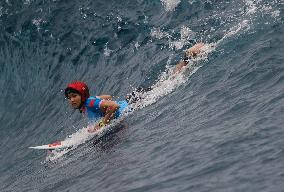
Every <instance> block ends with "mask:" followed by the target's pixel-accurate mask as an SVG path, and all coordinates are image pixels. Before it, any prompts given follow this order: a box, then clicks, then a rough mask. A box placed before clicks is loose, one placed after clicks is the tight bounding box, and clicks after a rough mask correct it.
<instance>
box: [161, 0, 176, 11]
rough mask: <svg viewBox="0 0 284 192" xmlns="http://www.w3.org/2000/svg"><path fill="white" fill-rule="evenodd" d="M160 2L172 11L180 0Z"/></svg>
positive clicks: (162, 0) (167, 9)
mask: <svg viewBox="0 0 284 192" xmlns="http://www.w3.org/2000/svg"><path fill="white" fill-rule="evenodd" d="M161 2H162V4H163V5H164V7H165V9H166V11H173V10H174V9H175V8H176V7H177V6H178V4H179V3H180V0H161Z"/></svg>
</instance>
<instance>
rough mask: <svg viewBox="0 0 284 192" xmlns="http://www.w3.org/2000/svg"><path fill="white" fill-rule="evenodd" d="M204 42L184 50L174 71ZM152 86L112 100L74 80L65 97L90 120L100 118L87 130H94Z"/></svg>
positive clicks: (191, 56) (195, 54) (183, 64)
mask: <svg viewBox="0 0 284 192" xmlns="http://www.w3.org/2000/svg"><path fill="white" fill-rule="evenodd" d="M203 46H204V43H197V44H195V45H194V46H192V47H191V48H189V49H187V50H186V51H185V56H184V58H183V60H181V61H180V62H179V63H178V64H177V65H176V67H175V70H174V73H179V72H181V70H182V68H183V67H184V66H186V65H188V63H189V61H190V60H191V59H192V58H194V57H196V56H197V55H198V54H199V53H200V52H201V49H202V47H203ZM151 90H152V88H151V87H149V88H143V87H138V88H136V89H135V90H134V91H133V92H132V93H130V94H128V95H127V96H126V100H122V101H113V100H111V99H112V96H110V95H100V96H94V97H93V96H90V93H89V88H88V86H87V85H86V84H85V83H84V82H81V81H75V82H72V83H70V84H68V85H67V88H66V89H65V97H66V98H67V99H68V101H69V103H70V105H71V106H72V107H73V108H74V109H78V110H79V111H80V112H81V113H82V112H83V113H86V114H87V116H88V118H89V119H90V120H97V119H101V120H100V121H99V123H97V124H96V125H95V126H94V127H92V128H89V129H88V131H89V132H95V131H96V130H98V129H99V128H101V127H103V126H105V125H107V124H109V123H110V121H111V120H112V119H114V118H118V117H119V116H120V115H121V114H122V112H123V111H125V110H127V109H128V106H129V104H132V103H136V102H137V101H139V100H141V98H142V96H143V93H145V92H147V91H151Z"/></svg>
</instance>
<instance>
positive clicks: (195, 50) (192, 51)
mask: <svg viewBox="0 0 284 192" xmlns="http://www.w3.org/2000/svg"><path fill="white" fill-rule="evenodd" d="M203 46H204V43H196V44H195V45H193V46H192V47H191V48H189V49H187V50H186V51H185V56H184V58H183V60H182V61H180V62H179V63H178V64H177V65H176V68H175V73H177V72H180V70H181V69H182V68H183V67H184V66H186V65H187V64H188V63H189V60H190V59H191V58H194V57H196V56H197V55H198V54H199V53H200V52H201V49H202V47H203Z"/></svg>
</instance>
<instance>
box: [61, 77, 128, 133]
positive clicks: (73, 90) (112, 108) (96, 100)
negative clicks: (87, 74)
mask: <svg viewBox="0 0 284 192" xmlns="http://www.w3.org/2000/svg"><path fill="white" fill-rule="evenodd" d="M65 96H66V98H67V99H68V101H69V103H70V105H71V106H72V107H73V108H74V109H78V110H79V111H80V112H81V113H82V112H83V113H86V114H87V116H88V118H89V120H97V119H101V120H100V121H99V123H97V124H96V125H95V126H94V127H93V128H89V129H88V132H94V131H96V130H98V129H99V128H101V127H103V126H105V125H107V124H109V123H110V121H111V120H112V119H114V118H118V117H119V116H120V115H121V113H122V112H123V111H124V110H126V108H127V106H128V103H127V101H126V100H124V101H112V100H111V98H112V97H111V96H110V95H100V96H95V97H93V96H90V93H89V88H88V86H87V85H86V84H85V83H84V82H81V81H75V82H72V83H70V84H68V85H67V88H66V89H65Z"/></svg>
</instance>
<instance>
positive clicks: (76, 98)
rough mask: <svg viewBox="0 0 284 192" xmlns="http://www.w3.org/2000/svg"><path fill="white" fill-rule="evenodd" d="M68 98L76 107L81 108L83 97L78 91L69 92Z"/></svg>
mask: <svg viewBox="0 0 284 192" xmlns="http://www.w3.org/2000/svg"><path fill="white" fill-rule="evenodd" d="M67 96H68V97H67V99H68V101H69V103H70V105H71V106H72V107H73V108H74V109H79V108H80V106H81V102H82V98H81V95H79V94H78V93H69V94H68V95H67Z"/></svg>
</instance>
